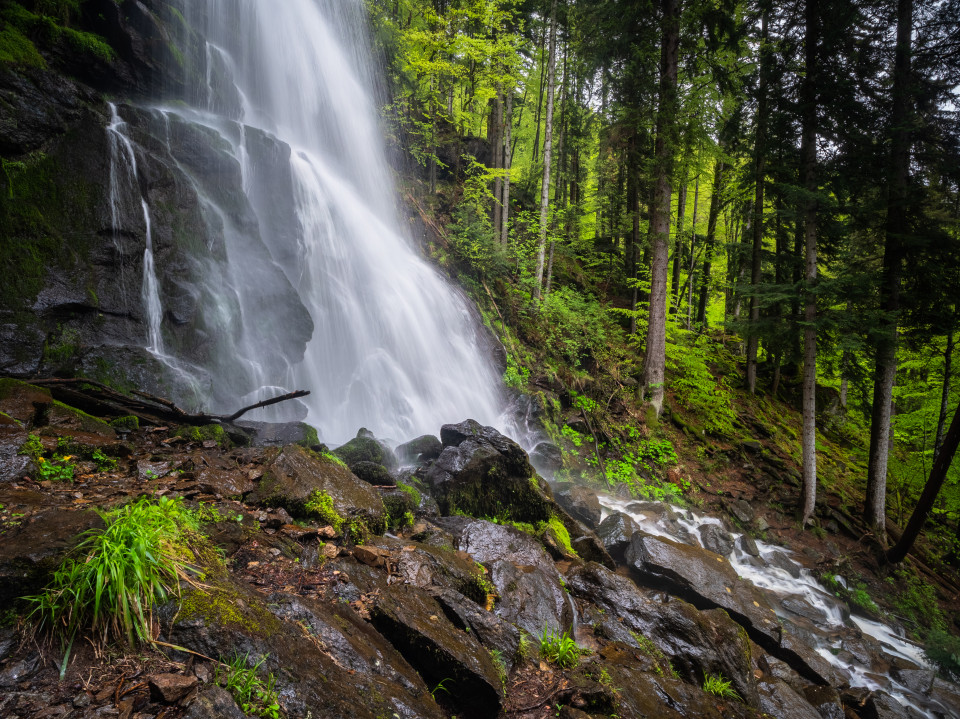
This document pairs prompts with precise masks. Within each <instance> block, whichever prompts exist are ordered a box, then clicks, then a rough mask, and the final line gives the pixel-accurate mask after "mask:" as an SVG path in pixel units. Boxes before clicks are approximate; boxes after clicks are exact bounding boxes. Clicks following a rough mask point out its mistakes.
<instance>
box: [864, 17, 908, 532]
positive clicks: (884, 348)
mask: <svg viewBox="0 0 960 719" xmlns="http://www.w3.org/2000/svg"><path fill="white" fill-rule="evenodd" d="M912 31H913V0H898V2H897V48H896V55H895V59H894V69H893V111H892V113H891V126H892V128H893V133H892V134H893V142H892V145H891V149H890V182H889V194H888V198H887V222H886V242H885V245H884V250H883V285H882V287H881V309H882V310H883V315H884V316H883V319H882V320H881V330H882V331H881V339H880V340H879V341H878V343H877V366H876V369H875V374H874V384H873V411H872V414H871V421H870V455H869V459H868V462H867V496H866V502H865V505H864V511H863V514H864V520H866V522H867V525H868V526H869V527H870V528H871V529H873V531H874V532H875V533H876V535H877V538H878V539H879V540H880V542H881V543H886V522H885V519H886V501H887V453H888V446H889V440H890V411H891V405H892V400H893V383H894V380H895V379H896V375H897V314H898V312H899V310H900V274H901V265H902V262H903V254H904V248H903V236H904V234H905V233H906V230H907V227H908V226H907V222H906V208H905V206H904V205H905V204H906V195H907V183H908V179H909V173H910V145H911V137H910V134H911V133H910V128H909V127H908V123H909V118H910V104H911V102H910V87H909V84H910V55H911V39H912Z"/></svg>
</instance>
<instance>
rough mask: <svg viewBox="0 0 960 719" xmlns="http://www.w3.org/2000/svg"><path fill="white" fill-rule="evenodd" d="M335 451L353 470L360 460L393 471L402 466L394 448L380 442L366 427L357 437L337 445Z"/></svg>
mask: <svg viewBox="0 0 960 719" xmlns="http://www.w3.org/2000/svg"><path fill="white" fill-rule="evenodd" d="M333 453H334V454H335V455H337V456H338V457H339V458H340V459H342V460H343V461H344V462H346V463H347V466H348V467H350V469H351V470H352V469H353V467H354V465H356V464H357V463H359V462H372V463H373V464H379V465H382V466H383V467H385V468H386V469H387V470H391V471H392V470H395V469H397V467H399V466H400V463H399V462H398V461H397V457H396V455H395V454H394V453H393V450H391V449H390V448H389V447H388V446H386V445H385V444H383V443H381V442H379V441H378V440H377V439H376V438H375V437H374V436H373V435H372V434H370V432H369V430H366V429H361V430H360V431H359V432H358V433H357V436H356V437H354V438H353V439H351V440H350V441H349V442H347V443H346V444H344V445H341V446H339V447H337V448H336V449H335V450H333Z"/></svg>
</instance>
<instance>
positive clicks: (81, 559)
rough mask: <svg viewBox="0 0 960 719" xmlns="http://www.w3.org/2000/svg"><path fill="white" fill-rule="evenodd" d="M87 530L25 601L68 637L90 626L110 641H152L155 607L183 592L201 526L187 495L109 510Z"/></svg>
mask: <svg viewBox="0 0 960 719" xmlns="http://www.w3.org/2000/svg"><path fill="white" fill-rule="evenodd" d="M99 514H100V516H101V517H102V518H103V521H104V523H105V525H106V526H105V527H104V528H103V529H94V530H90V531H88V532H86V533H85V534H84V536H83V539H82V541H81V542H80V544H79V545H78V546H77V548H76V549H75V550H74V551H73V552H72V553H71V554H70V556H69V557H68V558H67V559H66V560H64V562H63V563H62V564H61V565H60V567H59V569H57V571H56V572H55V573H54V575H53V581H52V582H51V584H50V586H49V587H48V588H47V589H46V590H45V591H44V593H43V594H40V595H38V596H33V597H27V598H26V599H27V600H28V601H30V602H32V603H34V604H35V605H36V606H35V608H34V610H33V615H36V616H37V617H38V618H39V620H40V622H41V625H43V626H47V627H49V628H50V629H52V630H54V631H56V632H59V633H61V634H62V635H63V637H64V638H65V639H67V640H68V641H71V642H72V640H73V637H74V636H75V634H76V633H77V631H78V630H82V629H90V630H91V631H93V632H95V633H97V634H99V635H100V636H101V637H102V638H103V639H104V640H107V639H110V638H114V639H126V641H127V642H128V643H129V644H131V645H132V644H135V643H136V642H144V643H149V642H152V641H153V615H152V611H153V606H154V605H155V604H160V603H163V602H165V601H167V600H168V599H169V598H170V597H172V596H179V595H180V580H181V579H183V578H187V574H186V570H187V569H188V566H189V564H188V563H189V561H190V560H191V559H192V556H193V555H192V553H191V551H190V549H189V548H188V537H189V535H190V533H191V532H193V531H195V530H196V529H197V527H198V524H197V521H196V519H195V517H193V516H192V515H191V513H190V512H188V511H186V510H185V509H184V508H183V505H182V503H181V501H180V500H175V499H170V498H168V497H160V498H159V499H157V500H156V501H154V500H152V499H150V498H149V497H143V498H141V499H139V500H137V501H136V502H132V503H130V504H127V505H124V506H123V507H119V508H117V509H113V510H110V511H108V512H105V511H99Z"/></svg>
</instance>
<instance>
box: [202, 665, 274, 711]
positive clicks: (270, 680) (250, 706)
mask: <svg viewBox="0 0 960 719" xmlns="http://www.w3.org/2000/svg"><path fill="white" fill-rule="evenodd" d="M266 660H267V657H266V656H264V657H262V658H261V659H260V661H258V662H257V663H256V664H254V665H253V666H252V667H251V666H249V664H250V657H249V655H244V656H241V655H240V654H236V655H235V656H234V657H233V659H231V660H230V661H229V662H221V663H220V664H218V665H217V670H216V673H215V674H214V678H213V681H214V682H215V683H216V684H219V685H220V686H222V687H223V688H224V689H226V690H227V691H228V692H230V694H232V695H233V698H234V699H236V700H237V704H238V705H239V706H240V709H241V710H242V711H243V713H244V714H248V715H253V716H258V717H266V718H267V719H280V716H281V714H280V698H279V696H278V695H277V690H276V683H277V680H276V678H275V677H274V676H273V673H272V672H271V673H270V674H268V675H267V678H266V681H264V680H263V679H261V678H260V676H259V675H258V674H257V671H258V670H259V669H260V667H261V666H263V663H264V662H265V661H266Z"/></svg>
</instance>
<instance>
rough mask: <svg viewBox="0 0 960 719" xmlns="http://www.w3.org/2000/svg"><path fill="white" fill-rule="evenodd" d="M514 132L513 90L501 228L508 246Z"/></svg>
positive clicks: (509, 96)
mask: <svg viewBox="0 0 960 719" xmlns="http://www.w3.org/2000/svg"><path fill="white" fill-rule="evenodd" d="M512 132H513V90H512V89H511V90H510V91H509V92H507V120H506V128H505V132H504V135H505V139H504V143H503V155H504V157H503V166H504V168H505V170H506V173H505V174H504V176H503V217H502V218H501V227H500V244H501V245H503V246H504V247H506V246H507V235H508V229H509V222H510V168H511V167H512V166H513V145H511V144H510V143H511V135H512Z"/></svg>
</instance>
